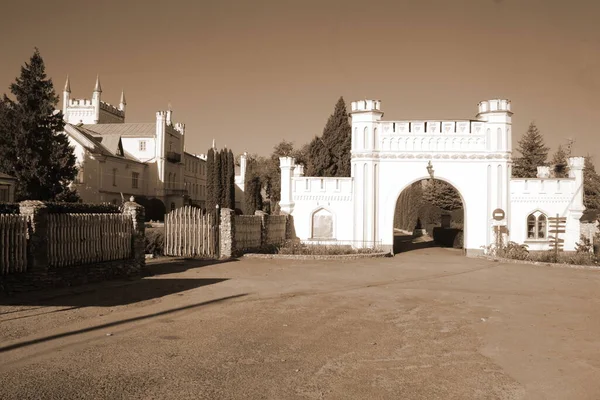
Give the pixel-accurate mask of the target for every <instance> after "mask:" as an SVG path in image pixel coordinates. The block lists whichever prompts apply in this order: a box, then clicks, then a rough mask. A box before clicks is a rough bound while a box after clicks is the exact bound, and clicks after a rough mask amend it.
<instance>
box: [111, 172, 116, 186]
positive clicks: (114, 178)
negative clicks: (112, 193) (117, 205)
mask: <svg viewBox="0 0 600 400" xmlns="http://www.w3.org/2000/svg"><path fill="white" fill-rule="evenodd" d="M112 172H113V175H112V181H113V186H117V169H116V168H113V170H112Z"/></svg>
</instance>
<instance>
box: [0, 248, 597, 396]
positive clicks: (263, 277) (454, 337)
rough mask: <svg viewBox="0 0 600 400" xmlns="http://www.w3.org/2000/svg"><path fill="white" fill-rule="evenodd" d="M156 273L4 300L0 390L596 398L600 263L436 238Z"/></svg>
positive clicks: (161, 268)
mask: <svg viewBox="0 0 600 400" xmlns="http://www.w3.org/2000/svg"><path fill="white" fill-rule="evenodd" d="M152 269H153V270H154V272H155V273H156V274H155V275H154V276H152V277H149V278H145V279H142V280H137V281H131V282H112V283H106V284H102V285H95V286H89V287H86V288H78V289H77V290H78V291H80V292H82V293H80V294H65V293H61V292H54V293H53V296H52V297H50V298H49V296H48V294H45V295H44V296H42V297H40V295H36V296H32V295H27V296H23V297H21V298H20V299H18V300H17V305H6V301H5V302H4V305H0V382H1V384H0V398H2V399H40V398H44V399H75V398H94V399H599V398H600V379H598V377H600V350H599V349H600V343H599V340H598V335H599V333H600V311H599V310H600V301H599V298H598V292H599V289H600V272H597V271H586V270H573V269H563V268H551V267H540V266H531V265H520V264H501V263H494V262H489V261H485V260H478V259H468V258H465V257H462V256H461V255H460V254H459V253H458V252H457V251H454V250H451V249H439V248H425V249H420V250H416V251H411V252H407V253H402V254H400V255H398V256H396V257H394V258H387V259H371V260H356V261H344V262H336V261H320V262H312V261H308V262H307V261H277V260H252V259H242V260H241V261H232V262H227V263H221V264H213V265H206V264H203V263H201V262H187V263H171V264H165V265H154V266H152ZM60 294H62V295H60ZM25 299H28V300H27V301H26V300H25Z"/></svg>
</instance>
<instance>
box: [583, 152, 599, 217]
mask: <svg viewBox="0 0 600 400" xmlns="http://www.w3.org/2000/svg"><path fill="white" fill-rule="evenodd" d="M583 205H584V206H585V208H587V209H588V210H600V176H599V175H598V173H597V172H596V167H595V166H594V163H593V162H592V158H591V157H590V156H587V157H585V164H584V166H583Z"/></svg>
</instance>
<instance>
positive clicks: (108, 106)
mask: <svg viewBox="0 0 600 400" xmlns="http://www.w3.org/2000/svg"><path fill="white" fill-rule="evenodd" d="M100 109H101V110H104V111H106V112H108V113H110V114H113V115H115V116H118V117H121V118H125V111H124V110H121V109H120V108H119V107H115V106H113V105H112V104H109V103H105V102H103V101H101V102H100Z"/></svg>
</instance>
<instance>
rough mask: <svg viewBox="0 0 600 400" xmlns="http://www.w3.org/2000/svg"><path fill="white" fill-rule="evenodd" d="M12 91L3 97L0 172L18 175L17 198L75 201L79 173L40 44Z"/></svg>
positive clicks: (1, 104)
mask: <svg viewBox="0 0 600 400" xmlns="http://www.w3.org/2000/svg"><path fill="white" fill-rule="evenodd" d="M10 91H11V93H12V94H13V96H14V100H13V99H11V98H9V97H8V96H7V95H6V94H5V95H4V96H3V98H2V99H0V154H2V157H1V158H0V172H4V173H7V174H9V175H13V176H15V177H16V178H17V184H16V199H17V201H21V200H47V201H48V200H53V201H67V200H68V201H77V200H78V199H79V197H78V196H77V194H76V192H74V191H73V190H71V189H70V188H69V185H70V183H71V182H72V181H73V179H74V178H75V176H76V175H77V167H76V166H75V161H76V159H75V155H74V153H73V148H72V147H71V146H70V145H69V140H68V137H67V135H65V134H64V133H63V132H62V131H63V128H64V121H63V115H62V113H61V112H60V111H55V106H56V104H57V103H58V97H57V96H56V93H55V91H54V86H53V85H52V80H51V79H47V78H46V72H45V65H44V60H43V59H42V56H41V55H40V52H39V50H38V49H37V48H36V49H35V51H34V53H33V56H32V57H31V59H30V60H29V63H25V65H24V66H23V67H21V75H20V76H19V77H17V78H16V81H15V82H14V83H13V84H11V85H10Z"/></svg>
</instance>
